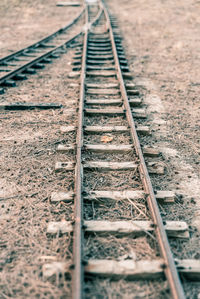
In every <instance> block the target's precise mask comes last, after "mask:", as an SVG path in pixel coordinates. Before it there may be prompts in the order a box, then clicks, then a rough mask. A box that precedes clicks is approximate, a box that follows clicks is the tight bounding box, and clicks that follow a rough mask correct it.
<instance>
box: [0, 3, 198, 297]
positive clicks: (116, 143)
mask: <svg viewBox="0 0 200 299" xmlns="http://www.w3.org/2000/svg"><path fill="white" fill-rule="evenodd" d="M82 13H83V12H82ZM80 17H81V15H79V16H78V18H77V20H78V19H79V18H80ZM73 23H76V20H75V21H74V22H73ZM85 23H86V26H85V27H84V29H83V30H82V31H81V33H79V34H78V35H76V36H75V37H73V38H72V39H70V40H69V41H67V42H66V41H65V43H64V44H63V43H62V45H57V46H55V47H53V48H52V49H51V50H50V51H49V50H45V51H44V52H45V53H44V52H42V53H39V54H38V55H37V57H35V58H33V60H31V61H30V60H29V61H28V62H25V64H23V65H20V67H19V68H16V66H13V67H14V69H13V70H10V71H8V74H7V75H4V76H3V77H2V78H0V82H1V85H2V86H12V84H14V83H12V82H14V81H13V80H22V79H23V78H24V77H23V75H24V74H25V72H27V73H31V72H32V71H34V69H35V68H37V66H36V65H37V64H41V63H48V62H49V61H48V58H49V57H50V56H51V55H55V52H56V51H57V50H58V49H61V48H62V47H63V45H65V46H66V45H67V44H69V43H71V42H72V41H74V40H75V39H76V38H77V37H78V36H80V35H82V36H83V43H82V46H80V47H79V49H77V50H76V53H75V57H74V61H73V63H72V65H73V74H71V75H70V76H71V77H72V78H76V77H79V78H80V82H79V84H78V87H79V107H78V122H77V126H73V125H71V126H62V127H61V133H62V134H64V135H65V134H66V135H68V134H70V133H71V132H76V145H74V144H67V145H66V144H59V145H58V148H57V151H58V153H64V154H65V155H66V157H67V158H68V154H69V153H70V154H69V157H71V156H72V153H73V155H74V156H75V160H74V161H70V162H67V160H68V161H69V159H66V162H65V161H64V162H57V163H56V165H55V171H56V172H64V173H65V172H67V171H70V172H71V171H74V173H75V175H74V181H75V184H74V185H75V186H74V190H73V191H69V192H61V191H60V190H57V192H53V193H52V194H51V203H52V204H57V203H59V202H60V203H62V202H67V203H68V202H69V203H71V202H72V203H74V216H73V218H74V220H73V221H65V220H63V221H59V222H50V223H49V224H48V228H47V233H48V234H50V235H57V236H60V238H62V235H63V234H72V235H73V262H71V260H70V261H66V262H64V263H63V262H59V261H58V262H53V263H48V264H44V266H43V276H44V277H48V276H52V275H54V274H63V273H66V272H67V273H68V272H70V274H72V292H73V298H75V299H78V298H83V297H87V294H86V293H87V290H86V288H87V285H88V281H92V285H93V280H94V279H96V277H97V279H98V278H100V279H103V280H105V281H106V284H107V285H108V288H112V287H113V286H112V285H111V282H112V280H119V279H120V280H121V279H124V280H126V279H128V280H131V281H132V280H136V281H137V282H141V281H142V282H141V283H142V284H143V283H145V282H146V281H147V280H152V281H155V280H156V279H158V278H159V279H160V277H161V279H163V280H164V281H165V282H166V283H167V287H166V290H165V296H166V297H168V298H185V295H184V292H183V288H182V284H181V281H180V278H179V275H180V274H181V276H184V277H186V278H192V279H199V277H200V275H199V273H200V265H199V261H197V260H174V258H173V254H172V252H171V250H170V246H169V242H168V237H173V238H189V232H188V226H187V224H186V223H185V222H180V221H179V222H176V221H162V219H161V216H160V212H159V207H158V203H157V202H158V201H160V202H161V203H165V202H166V203H169V202H172V201H173V194H172V193H171V192H167V191H159V192H154V190H153V188H152V185H151V180H150V177H149V173H150V174H151V173H153V174H156V175H161V174H162V173H163V166H162V165H161V164H159V163H157V162H156V160H155V161H154V162H152V161H151V163H146V162H145V159H146V158H144V156H146V157H153V158H154V157H157V156H158V155H159V152H158V151H157V150H155V149H154V148H143V149H141V146H140V143H139V139H138V135H148V134H150V130H149V128H148V127H146V126H143V125H142V119H144V118H146V112H145V110H144V109H143V108H142V100H141V97H140V92H139V90H138V88H137V87H136V86H135V85H134V84H133V83H132V76H131V74H130V72H129V68H128V62H127V60H126V57H125V54H124V50H123V47H122V43H121V37H120V35H119V32H118V29H117V26H116V20H115V19H114V18H112V17H110V16H109V14H108V11H107V9H106V7H105V5H104V4H103V3H101V2H100V3H97V4H94V3H93V4H88V5H86V8H85ZM69 26H71V25H69ZM68 28H70V27H67V28H66V30H67V29H68ZM58 33H59V36H60V33H61V34H62V32H57V33H55V36H57V34H58ZM55 36H53V38H54V37H55ZM50 42H51V43H52V39H49V38H47V39H45V40H42V41H41V44H40V43H39V44H38V43H37V44H35V45H33V46H31V47H30V48H29V49H28V50H27V49H23V50H21V51H19V53H18V52H17V53H18V54H16V53H14V54H12V55H10V56H8V57H7V58H5V60H4V61H2V60H1V61H0V62H1V67H2V66H4V67H8V66H9V67H10V66H12V62H13V61H17V60H16V59H17V58H19V59H20V58H21V57H22V58H23V57H24V56H25V57H26V54H29V53H34V54H36V53H37V50H38V49H40V48H43V47H44V46H47V49H48V45H49V43H50ZM44 48H45V49H46V47H44ZM24 54H25V55H24ZM40 54H41V55H40ZM30 55H32V54H30ZM9 57H10V58H9ZM27 57H29V55H27ZM6 59H7V60H6ZM31 59H32V58H31ZM44 59H47V60H44ZM43 60H44V61H43ZM19 61H20V60H19ZM42 61H43V62H42ZM34 66H36V67H34ZM29 70H31V71H29ZM16 75H18V77H15V76H16ZM20 75H21V77H20ZM9 81H10V83H9ZM2 89H3V87H2ZM2 92H3V91H2ZM141 237H142V238H143V239H142V240H143V241H142V242H143V246H144V247H145V249H147V250H144V248H142V247H141V243H140V239H141ZM95 246H96V247H95ZM150 249H151V253H149V252H148V250H150ZM142 250H143V251H144V252H141V251H142ZM47 260H48V259H47ZM69 265H70V266H69ZM98 282H99V281H98V280H97V286H98ZM133 288H134V287H133ZM168 290H169V293H167V292H168ZM88 298H91V297H90V295H88ZM124 298H127V297H125V295H124Z"/></svg>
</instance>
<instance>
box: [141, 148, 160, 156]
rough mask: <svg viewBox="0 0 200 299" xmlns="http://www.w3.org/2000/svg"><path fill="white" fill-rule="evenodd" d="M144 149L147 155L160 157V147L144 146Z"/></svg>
mask: <svg viewBox="0 0 200 299" xmlns="http://www.w3.org/2000/svg"><path fill="white" fill-rule="evenodd" d="M142 151H143V155H144V156H146V157H158V156H159V155H160V151H159V149H157V148H154V147H144V148H143V150H142Z"/></svg>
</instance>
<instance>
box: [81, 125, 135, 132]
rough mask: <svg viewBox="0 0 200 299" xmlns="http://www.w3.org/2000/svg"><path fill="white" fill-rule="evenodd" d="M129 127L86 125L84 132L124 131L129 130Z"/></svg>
mask: <svg viewBox="0 0 200 299" xmlns="http://www.w3.org/2000/svg"><path fill="white" fill-rule="evenodd" d="M129 131H130V130H129V128H128V127H126V126H86V127H85V132H88V133H94V134H96V133H112V132H113V133H114V132H118V133H125V132H129Z"/></svg>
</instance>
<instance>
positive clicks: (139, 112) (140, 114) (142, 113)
mask: <svg viewBox="0 0 200 299" xmlns="http://www.w3.org/2000/svg"><path fill="white" fill-rule="evenodd" d="M131 111H132V113H133V117H135V118H147V113H146V109H142V108H133V109H131Z"/></svg>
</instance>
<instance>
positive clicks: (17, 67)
mask: <svg viewBox="0 0 200 299" xmlns="http://www.w3.org/2000/svg"><path fill="white" fill-rule="evenodd" d="M84 11H85V8H84V9H83V10H82V11H81V13H80V14H79V15H78V16H77V17H76V18H75V19H74V20H73V21H72V22H71V23H69V24H68V25H67V26H65V27H63V28H61V29H59V30H57V31H56V32H54V33H52V34H50V35H48V36H46V37H45V38H43V39H41V40H40V41H38V42H36V43H34V44H32V45H30V46H28V47H26V48H23V49H21V50H19V51H16V52H14V53H12V54H10V55H8V56H6V57H3V58H1V59H0V86H1V88H0V93H3V92H4V89H3V87H13V86H15V81H17V80H25V79H26V75H27V74H34V73H35V69H40V68H43V67H44V64H45V63H50V62H51V59H53V58H56V57H57V56H56V55H57V54H59V53H58V51H60V50H61V49H62V48H63V47H66V46H68V45H70V43H72V42H73V41H75V40H76V38H78V37H79V36H80V35H81V34H82V31H81V32H79V33H78V34H76V35H75V36H74V37H73V38H71V39H69V38H68V39H67V40H66V34H67V33H68V31H69V29H71V28H72V27H73V25H75V24H77V23H78V21H79V20H80V19H81V18H82V16H83V15H84ZM61 40H65V41H64V42H62V41H61ZM49 49H50V50H49ZM50 58H51V59H50Z"/></svg>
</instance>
